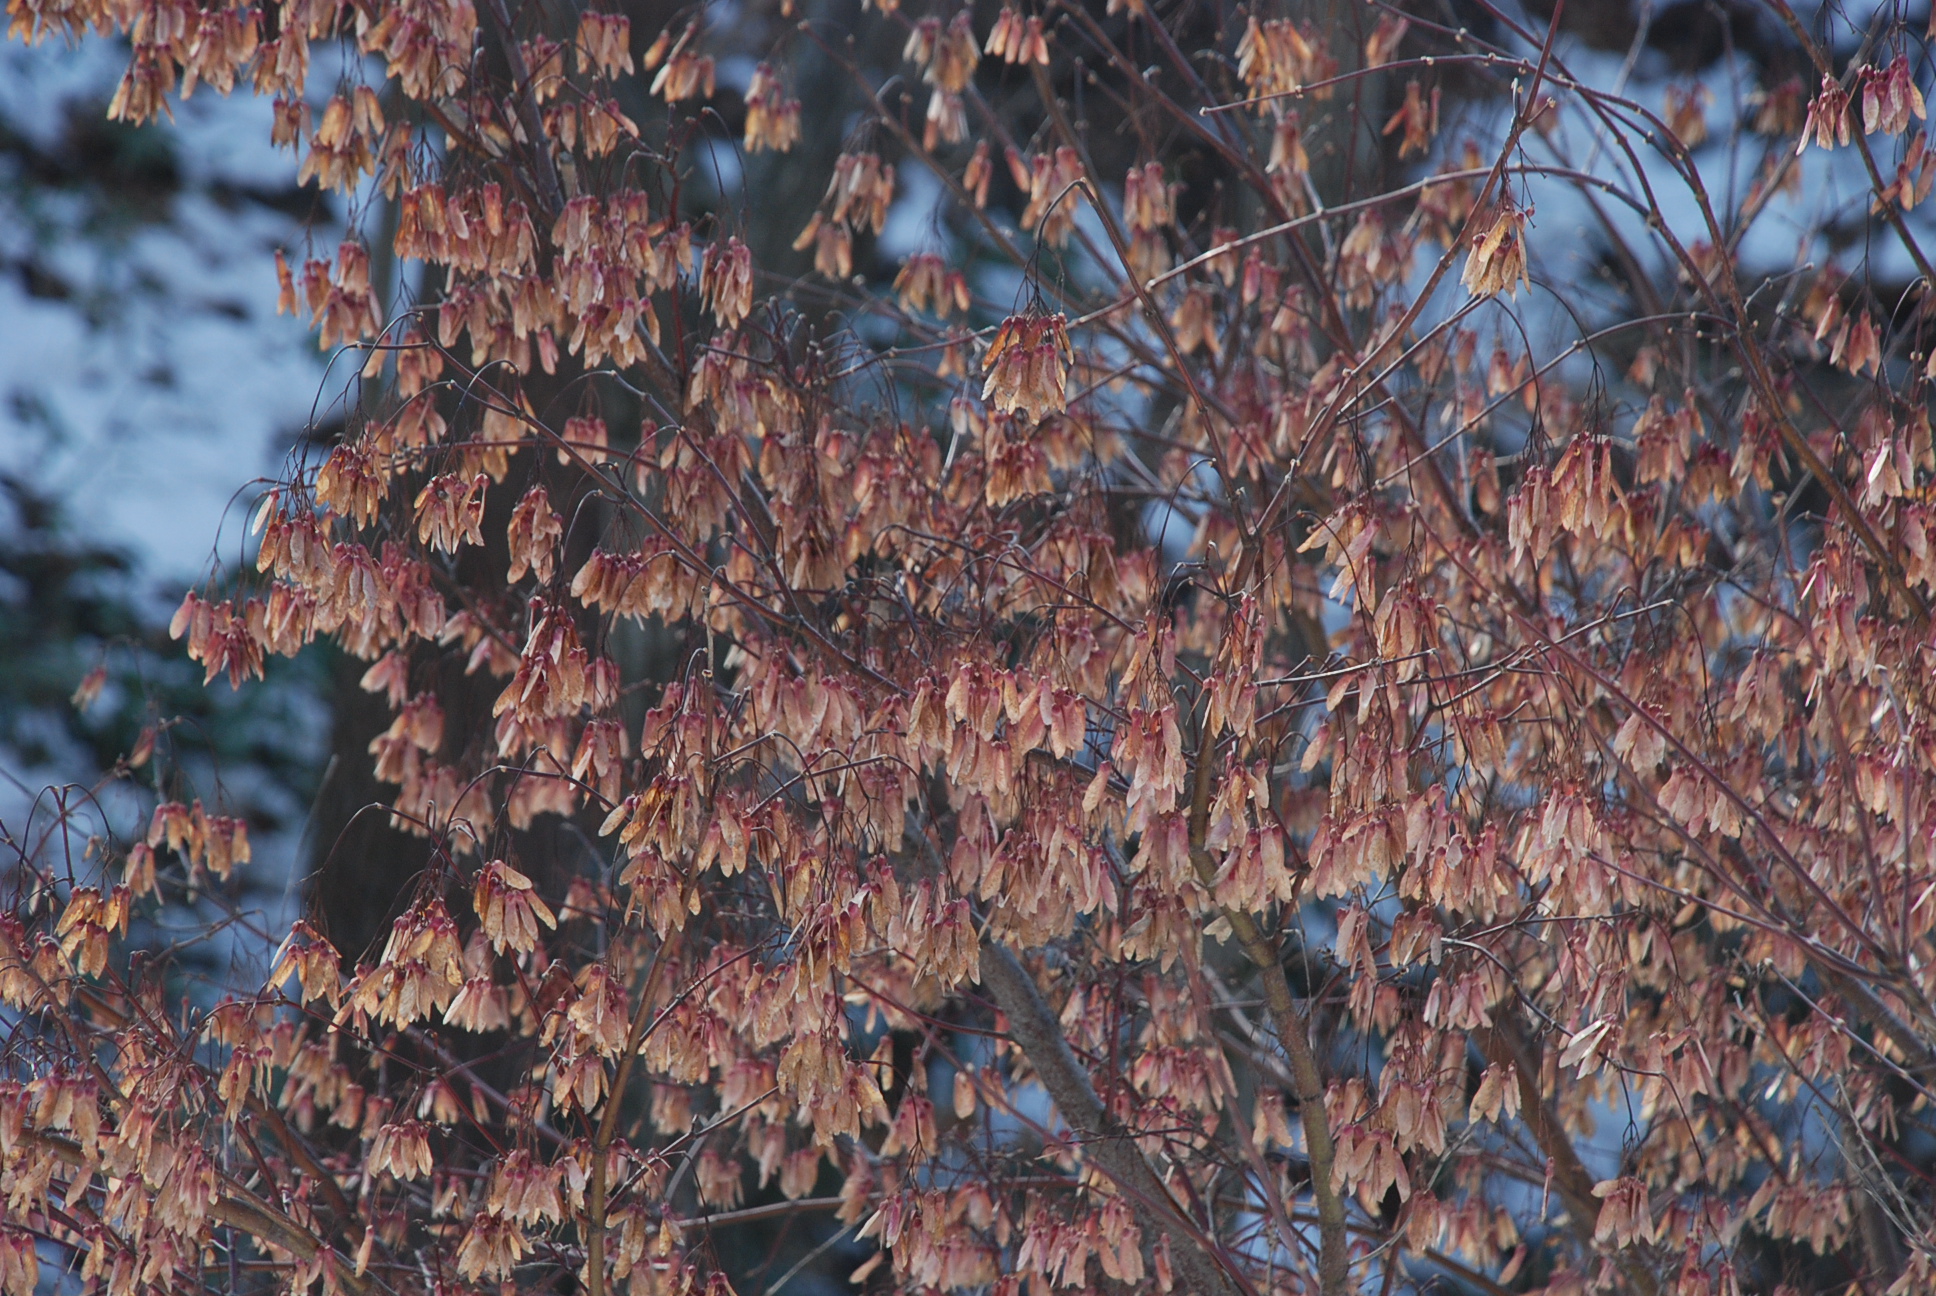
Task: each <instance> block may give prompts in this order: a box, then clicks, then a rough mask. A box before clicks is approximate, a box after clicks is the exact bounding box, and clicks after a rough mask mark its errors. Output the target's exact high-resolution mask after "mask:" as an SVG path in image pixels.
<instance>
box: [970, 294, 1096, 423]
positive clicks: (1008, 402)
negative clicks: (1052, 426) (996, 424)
mask: <svg viewBox="0 0 1936 1296" xmlns="http://www.w3.org/2000/svg"><path fill="white" fill-rule="evenodd" d="M1074 358H1075V352H1074V350H1073V348H1071V346H1070V345H1069V318H1068V316H1066V315H1064V314H1062V313H1061V312H1060V311H1058V312H1056V313H1055V314H1053V315H1036V314H1028V315H1011V316H1009V317H1008V318H1007V319H1005V320H1003V321H1002V326H1001V329H1000V330H999V331H998V332H997V333H996V334H995V340H994V341H993V342H992V343H990V344H989V347H988V353H987V355H985V356H983V357H982V368H983V369H984V370H986V371H987V373H988V378H987V380H986V381H985V382H983V384H982V389H981V398H982V399H983V400H992V401H993V402H994V403H995V408H996V409H997V410H1000V411H1001V412H1002V413H1004V414H1013V413H1017V412H1020V413H1023V414H1026V415H1027V416H1028V417H1030V418H1032V419H1041V418H1045V417H1047V416H1048V415H1050V414H1054V413H1059V412H1060V411H1062V410H1064V409H1067V408H1068V405H1069V401H1068V384H1069V365H1070V362H1071V361H1072V360H1074Z"/></svg>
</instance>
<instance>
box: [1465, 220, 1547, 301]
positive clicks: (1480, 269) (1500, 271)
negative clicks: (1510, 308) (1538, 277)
mask: <svg viewBox="0 0 1936 1296" xmlns="http://www.w3.org/2000/svg"><path fill="white" fill-rule="evenodd" d="M1526 216H1527V213H1526V212H1524V211H1521V210H1519V209H1517V208H1514V207H1512V206H1510V205H1507V206H1504V207H1502V208H1500V210H1499V212H1498V214H1497V215H1496V216H1494V217H1493V221H1492V225H1491V227H1490V228H1489V229H1487V230H1486V232H1485V233H1484V234H1482V235H1480V236H1479V237H1478V238H1477V239H1476V240H1475V241H1474V242H1473V245H1472V252H1471V253H1470V255H1468V256H1467V257H1466V262H1465V273H1464V274H1463V275H1461V276H1460V277H1459V282H1460V283H1462V284H1464V285H1465V287H1466V290H1467V291H1469V292H1470V293H1471V294H1472V295H1473V296H1474V297H1496V296H1498V295H1499V294H1500V293H1502V292H1503V293H1506V294H1508V295H1509V296H1518V294H1519V285H1520V284H1522V283H1530V280H1528V278H1527V276H1526V242H1525V232H1526Z"/></svg>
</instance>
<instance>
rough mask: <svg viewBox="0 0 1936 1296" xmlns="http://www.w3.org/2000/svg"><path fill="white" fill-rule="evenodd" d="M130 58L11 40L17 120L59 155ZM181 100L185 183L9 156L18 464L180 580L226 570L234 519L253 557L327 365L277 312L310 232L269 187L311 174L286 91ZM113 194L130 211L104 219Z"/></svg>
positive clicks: (3, 361) (0, 353)
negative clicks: (66, 178) (278, 128)
mask: <svg viewBox="0 0 1936 1296" xmlns="http://www.w3.org/2000/svg"><path fill="white" fill-rule="evenodd" d="M123 57H124V55H123V53H122V51H121V50H120V48H119V47H118V46H116V45H114V44H111V43H108V42H99V41H96V42H90V43H88V44H86V45H84V46H82V47H81V48H79V49H76V50H69V49H64V48H61V47H60V46H58V45H42V46H39V47H36V48H31V49H29V48H26V47H23V46H20V45H18V44H7V45H0V129H5V130H8V131H11V132H13V133H14V134H16V136H18V137H24V138H25V139H26V140H28V141H30V142H31V143H32V144H33V145H35V146H37V147H38V148H40V149H41V150H44V151H49V152H52V151H56V150H58V149H59V148H60V145H61V140H62V136H63V132H64V131H66V130H69V129H70V126H69V124H68V123H69V121H70V115H71V114H81V113H97V112H100V111H101V109H102V107H103V105H105V103H106V101H107V98H108V97H109V96H110V95H111V94H112V92H113V88H114V84H115V79H116V77H117V76H118V75H119V72H120V69H121V66H122V64H121V60H122V58H123ZM174 107H175V112H174V121H173V123H172V124H166V123H163V124H151V125H150V126H148V127H146V128H144V129H146V130H159V131H162V132H164V133H165V141H166V144H167V145H168V146H169V150H170V151H171V152H172V155H173V158H174V162H175V166H176V167H177V168H178V171H179V179H180V184H179V188H177V189H175V190H174V191H173V192H172V193H158V194H147V193H145V192H136V191H124V192H123V193H121V194H119V195H117V194H114V193H108V194H106V195H89V194H86V193H83V192H73V191H71V189H69V188H67V187H54V186H46V185H40V184H33V183H30V179H31V178H30V177H26V176H22V175H19V174H14V175H8V174H6V169H7V168H6V164H5V163H0V262H4V263H5V265H6V267H7V269H8V270H9V271H11V272H10V273H4V274H0V471H5V472H9V473H15V474H19V475H22V476H25V477H27V478H29V479H31V480H33V481H34V482H36V483H38V484H40V485H42V486H44V487H46V488H50V489H52V490H53V491H54V492H55V493H56V494H57V495H58V496H59V497H60V498H62V499H63V500H64V501H66V502H67V504H68V506H69V509H70V515H71V517H72V518H73V520H74V521H75V522H76V523H77V524H80V525H84V526H85V527H86V529H87V530H88V531H89V532H90V534H92V535H93V536H95V537H96V538H98V539H101V540H105V541H109V542H112V543H117V544H120V545H123V546H125V547H126V548H128V549H129V550H130V551H131V552H132V553H133V554H134V555H135V556H136V558H137V561H138V562H139V563H140V564H141V565H142V567H143V568H144V570H145V571H146V572H147V573H148V574H149V575H150V576H152V577H153V578H155V580H157V581H160V582H166V583H169V584H173V585H177V586H178V585H180V584H182V583H185V582H188V581H192V580H195V579H197V578H199V577H200V576H202V575H203V574H205V573H206V572H207V570H208V569H209V566H210V562H211V558H212V557H213V555H214V552H215V549H214V546H215V544H216V541H217V537H218V534H219V535H220V536H221V537H222V539H223V541H224V543H225V552H224V553H223V555H222V557H223V558H224V559H225V560H226V561H228V562H231V563H232V562H234V560H235V557H236V553H237V550H238V546H239V542H240V537H241V534H242V530H243V528H242V526H241V521H242V514H243V512H244V511H245V510H246V508H247V504H248V496H249V494H250V492H249V490H248V487H249V484H250V482H251V480H252V479H255V478H257V477H260V476H262V475H264V474H273V473H275V472H276V471H277V470H278V469H279V467H280V465H281V462H282V459H283V452H284V450H285V448H286V446H287V444H288V442H289V439H290V436H291V434H292V433H293V432H295V431H296V430H297V429H300V428H301V427H302V426H303V424H304V423H305V421H306V420H307V419H308V417H309V414H310V409H311V406H312V403H313V402H314V400H315V399H316V395H317V392H318V390H319V383H320V381H321V377H322V372H323V371H322V366H321V363H320V361H319V357H318V356H317V353H316V350H315V347H314V343H313V342H312V341H311V340H310V338H309V337H308V335H307V330H306V329H305V328H304V327H303V325H302V324H301V323H299V322H297V321H295V320H293V319H291V318H289V317H287V316H283V317H280V318H279V317H277V316H276V314H275V302H276V281H275V267H274V259H273V256H274V250H275V248H276V247H277V246H279V245H288V246H290V247H291V248H292V249H294V250H299V249H301V248H302V247H304V245H305V235H304V230H303V228H302V226H301V224H300V223H299V221H298V220H297V218H296V217H294V216H292V215H290V214H289V213H288V212H286V211H283V210H278V209H277V208H276V207H273V206H270V205H267V204H265V203H264V202H262V201H259V200H258V199H257V198H256V197H253V196H251V195H275V194H285V193H289V192H292V191H293V187H294V181H295V161H294V159H293V158H292V157H291V156H290V155H289V154H287V153H282V152H277V151H275V150H274V149H273V148H271V146H270V144H269V142H268V141H269V120H270V108H269V104H268V103H267V102H266V101H262V100H257V99H254V98H253V97H251V96H248V95H246V94H242V93H238V94H237V95H235V96H233V97H230V98H223V97H221V96H218V95H216V94H214V93H212V92H210V91H208V90H206V89H204V90H203V91H201V92H200V93H198V94H196V95H194V96H193V97H192V98H191V99H189V100H188V101H187V102H185V103H182V102H178V103H176V104H175V106H174ZM157 143H159V141H157ZM102 198H105V199H106V200H107V201H109V202H114V201H116V200H117V199H118V200H119V201H120V202H122V203H123V204H125V206H126V207H127V210H126V211H124V212H122V213H120V218H119V219H118V220H114V219H107V220H104V219H103V218H102V217H101V213H100V208H101V206H102V202H101V199H102ZM90 225H91V226H92V228H89V226H90ZM317 241H318V242H319V243H321V244H323V245H324V246H331V245H333V243H334V238H333V237H331V238H328V239H324V238H321V237H319V238H318V240H317ZM28 265H31V266H33V267H34V270H35V272H36V273H37V274H38V275H39V282H34V281H33V279H32V277H30V275H29V274H28V273H27V272H26V271H25V270H24V269H23V268H22V267H25V266H28ZM50 278H51V280H53V281H55V282H57V283H58V284H59V285H61V286H62V287H59V288H55V289H53V290H52V291H51V293H50V290H49V288H48V287H47V283H48V282H49V280H50ZM238 492H240V494H238ZM225 518H226V519H228V523H229V524H228V526H227V527H226V528H224V526H223V523H224V519H225Z"/></svg>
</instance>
